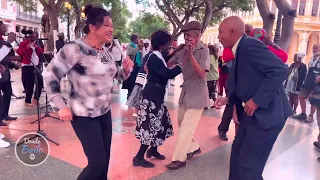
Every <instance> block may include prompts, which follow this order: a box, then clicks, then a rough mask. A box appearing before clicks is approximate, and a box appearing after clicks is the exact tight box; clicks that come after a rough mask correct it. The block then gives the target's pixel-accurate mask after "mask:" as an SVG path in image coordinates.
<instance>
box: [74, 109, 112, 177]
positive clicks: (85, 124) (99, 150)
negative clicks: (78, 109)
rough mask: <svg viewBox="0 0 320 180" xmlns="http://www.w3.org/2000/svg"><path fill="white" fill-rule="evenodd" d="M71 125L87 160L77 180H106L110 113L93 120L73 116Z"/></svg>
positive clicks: (110, 131)
mask: <svg viewBox="0 0 320 180" xmlns="http://www.w3.org/2000/svg"><path fill="white" fill-rule="evenodd" d="M71 124H72V127H73V129H74V131H75V133H76V135H77V136H78V138H79V140H80V142H81V144H82V147H83V150H84V153H85V155H86V156H87V158H88V165H87V167H85V168H84V169H83V171H82V172H81V174H80V175H79V177H78V180H89V179H92V180H100V179H101V180H106V179H107V176H108V168H109V160H110V148H111V138H112V120H111V111H109V112H108V113H106V114H104V115H102V116H99V117H95V118H90V117H79V116H73V120H72V121H71Z"/></svg>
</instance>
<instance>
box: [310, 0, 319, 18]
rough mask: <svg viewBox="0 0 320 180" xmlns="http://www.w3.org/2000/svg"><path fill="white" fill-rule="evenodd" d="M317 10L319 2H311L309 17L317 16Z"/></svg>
mask: <svg viewBox="0 0 320 180" xmlns="http://www.w3.org/2000/svg"><path fill="white" fill-rule="evenodd" d="M318 9H319V0H313V2H312V11H311V16H315V17H317V15H318Z"/></svg>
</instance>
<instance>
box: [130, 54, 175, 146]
mask: <svg viewBox="0 0 320 180" xmlns="http://www.w3.org/2000/svg"><path fill="white" fill-rule="evenodd" d="M147 67H148V71H149V73H148V76H147V79H148V81H147V84H146V86H145V87H144V89H143V92H142V99H141V101H140V103H139V104H140V105H139V108H138V113H137V114H138V116H137V127H136V138H137V139H139V140H140V142H141V144H143V145H148V146H160V145H162V144H163V142H164V141H165V140H166V139H167V138H169V137H171V136H173V128H172V123H171V119H170V115H169V112H168V109H167V107H166V105H165V102H164V96H165V91H166V84H167V82H168V80H169V79H172V78H174V77H175V76H177V75H178V74H180V73H181V68H180V67H179V66H176V67H175V68H173V69H168V68H167V66H166V62H165V61H164V59H163V57H162V55H161V53H160V52H159V51H154V52H153V54H152V55H151V56H150V58H149V60H148V63H147Z"/></svg>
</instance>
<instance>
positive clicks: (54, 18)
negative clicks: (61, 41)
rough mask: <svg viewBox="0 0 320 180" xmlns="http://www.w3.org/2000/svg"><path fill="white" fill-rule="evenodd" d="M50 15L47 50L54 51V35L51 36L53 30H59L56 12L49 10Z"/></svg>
mask: <svg viewBox="0 0 320 180" xmlns="http://www.w3.org/2000/svg"><path fill="white" fill-rule="evenodd" d="M49 16H50V22H51V23H50V32H49V34H48V41H47V51H52V52H53V51H54V37H53V30H56V31H58V30H59V21H58V13H53V12H51V13H50V14H49Z"/></svg>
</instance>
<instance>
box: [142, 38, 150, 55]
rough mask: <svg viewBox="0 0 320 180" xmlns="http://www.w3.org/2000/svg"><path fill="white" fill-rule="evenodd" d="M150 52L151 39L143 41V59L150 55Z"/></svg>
mask: <svg viewBox="0 0 320 180" xmlns="http://www.w3.org/2000/svg"><path fill="white" fill-rule="evenodd" d="M149 51H150V40H149V39H144V40H143V47H142V58H143V57H144V56H145V55H146V54H148V52H149Z"/></svg>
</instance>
